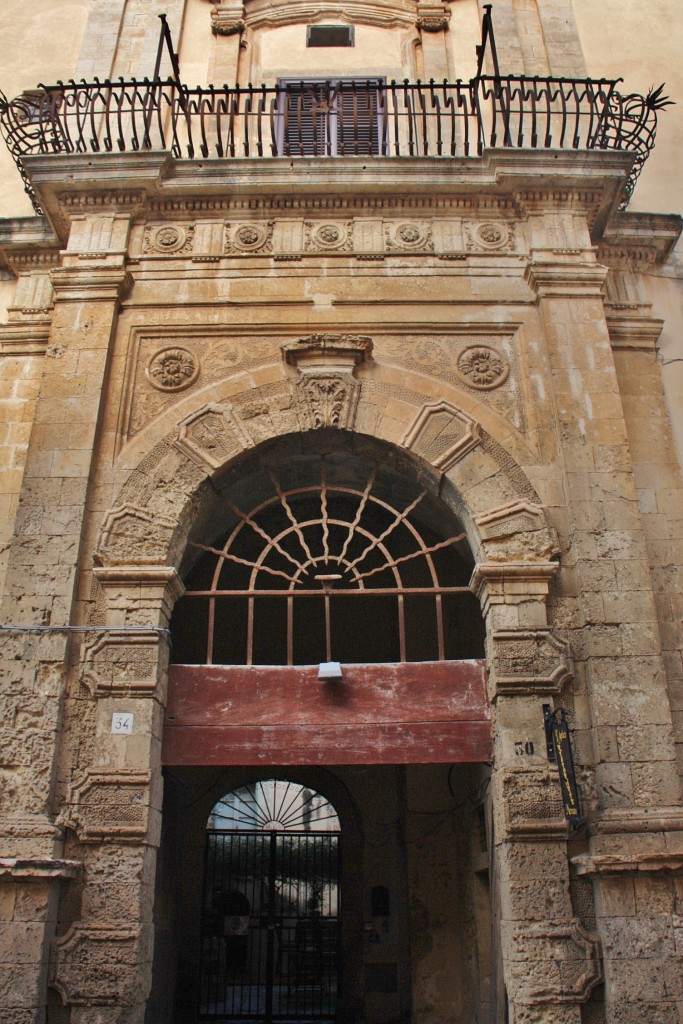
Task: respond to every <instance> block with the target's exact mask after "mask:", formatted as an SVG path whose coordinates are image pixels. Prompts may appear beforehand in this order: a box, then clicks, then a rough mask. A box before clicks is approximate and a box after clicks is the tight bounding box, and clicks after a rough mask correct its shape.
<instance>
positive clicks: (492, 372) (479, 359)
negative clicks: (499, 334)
mask: <svg viewBox="0 0 683 1024" xmlns="http://www.w3.org/2000/svg"><path fill="white" fill-rule="evenodd" d="M457 371H458V374H459V375H460V377H461V378H462V379H463V381H464V382H465V383H466V384H467V385H468V386H469V387H471V388H476V390H477V391H491V390H493V388H497V387H500V385H501V384H504V383H505V381H506V380H507V379H508V375H509V373H510V364H509V363H508V362H507V360H506V359H505V358H504V357H503V356H502V355H501V354H500V352H498V351H497V350H496V349H495V348H491V347H490V346H489V345H470V346H469V347H468V348H466V349H463V351H462V352H461V353H460V355H459V356H458V362H457Z"/></svg>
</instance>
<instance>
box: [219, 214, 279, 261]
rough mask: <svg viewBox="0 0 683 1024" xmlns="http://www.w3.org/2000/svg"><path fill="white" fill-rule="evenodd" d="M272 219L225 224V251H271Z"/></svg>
mask: <svg viewBox="0 0 683 1024" xmlns="http://www.w3.org/2000/svg"><path fill="white" fill-rule="evenodd" d="M273 226H274V221H272V220H269V221H267V222H266V223H265V224H257V223H251V222H250V223H248V224H226V225H225V252H229V253H233V252H245V253H248V252H272V251H273Z"/></svg>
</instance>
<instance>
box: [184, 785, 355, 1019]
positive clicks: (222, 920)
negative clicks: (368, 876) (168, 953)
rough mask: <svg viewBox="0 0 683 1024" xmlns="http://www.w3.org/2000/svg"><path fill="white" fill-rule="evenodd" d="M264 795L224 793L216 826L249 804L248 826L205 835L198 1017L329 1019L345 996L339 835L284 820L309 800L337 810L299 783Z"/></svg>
mask: <svg viewBox="0 0 683 1024" xmlns="http://www.w3.org/2000/svg"><path fill="white" fill-rule="evenodd" d="M260 786H261V784H257V786H256V787H242V789H240V790H237V791H236V792H235V793H231V794H227V796H226V797H224V798H223V800H222V801H219V803H218V804H217V805H216V807H215V808H214V810H213V812H212V814H211V817H210V819H209V822H210V823H211V822H215V821H217V820H220V818H221V816H222V815H223V814H224V812H225V810H226V809H230V808H234V807H236V806H239V805H240V804H241V803H242V801H244V800H246V802H247V803H248V804H251V807H252V810H254V809H256V816H255V821H256V823H255V824H253V825H252V826H251V827H249V826H248V825H246V824H245V823H244V822H243V824H242V827H241V828H238V829H217V828H213V827H209V829H208V830H207V842H206V860H205V873H204V898H203V908H202V932H201V973H200V1005H199V1017H200V1019H201V1020H214V1021H231V1020H259V1021H265V1022H269V1021H279V1020H282V1021H286V1020H313V1019H315V1020H318V1021H324V1020H331V1019H333V1018H334V1016H335V1012H336V1007H337V1000H338V997H339V948H340V941H339V938H340V933H339V927H340V918H339V904H340V893H339V833H338V831H335V830H332V829H330V828H328V829H327V830H326V831H315V830H313V829H309V830H305V831H304V830H296V829H290V830H288V831H280V830H279V828H278V827H277V826H278V825H279V824H280V821H279V818H280V817H282V815H283V814H284V816H285V818H286V817H287V816H288V815H289V817H290V820H294V817H295V816H296V813H297V809H298V810H299V811H300V810H301V809H302V808H305V807H306V806H307V805H310V802H311V798H312V797H314V798H318V803H320V802H322V804H324V805H325V806H327V807H328V808H330V805H329V804H327V802H326V801H325V800H324V798H322V797H319V794H314V793H311V792H310V791H309V790H306V789H304V788H303V787H301V786H298V785H296V784H291V783H286V782H281V781H277V782H276V781H275V780H269V781H268V782H266V783H264V784H263V787H264V788H263V789H259V788H258V787H260ZM271 798H272V799H271ZM273 800H274V801H275V803H273ZM314 802H315V801H314ZM330 809H331V811H332V812H333V809H332V808H330ZM273 814H275V815H276V816H275V817H273ZM265 819H268V820H265ZM330 823H331V822H330V819H329V818H328V819H327V824H328V825H330ZM337 824H338V822H337Z"/></svg>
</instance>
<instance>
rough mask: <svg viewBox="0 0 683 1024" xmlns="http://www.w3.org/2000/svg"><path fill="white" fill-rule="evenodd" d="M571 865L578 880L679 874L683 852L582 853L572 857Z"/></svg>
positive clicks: (682, 865)
mask: <svg viewBox="0 0 683 1024" xmlns="http://www.w3.org/2000/svg"><path fill="white" fill-rule="evenodd" d="M571 863H572V868H573V869H574V873H575V874H576V876H577V877H578V878H600V877H608V876H610V875H638V874H658V873H660V872H666V871H671V872H679V871H683V850H681V852H680V853H676V852H674V851H666V852H662V853H654V852H652V853H651V852H642V853H602V854H589V853H580V854H577V855H576V856H575V857H572V859H571Z"/></svg>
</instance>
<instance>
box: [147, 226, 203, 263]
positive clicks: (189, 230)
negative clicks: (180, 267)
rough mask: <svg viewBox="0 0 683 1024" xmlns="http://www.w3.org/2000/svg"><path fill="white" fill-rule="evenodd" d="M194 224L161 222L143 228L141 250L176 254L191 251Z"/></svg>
mask: <svg viewBox="0 0 683 1024" xmlns="http://www.w3.org/2000/svg"><path fill="white" fill-rule="evenodd" d="M193 235H194V225H192V224H190V225H187V226H184V225H180V224H162V225H160V226H158V227H147V228H146V229H145V241H144V245H143V252H146V253H163V254H164V255H176V254H178V253H186V252H191V251H192V238H193Z"/></svg>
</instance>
